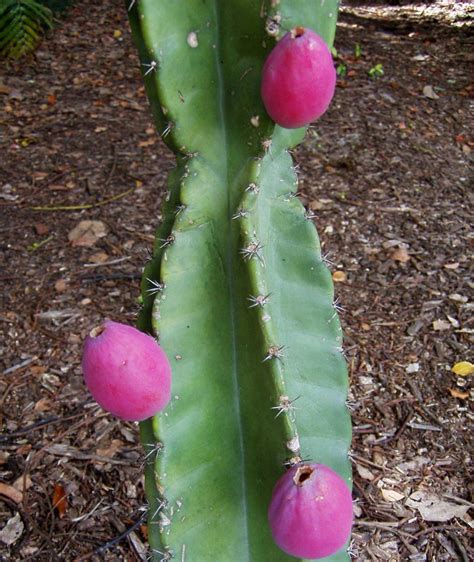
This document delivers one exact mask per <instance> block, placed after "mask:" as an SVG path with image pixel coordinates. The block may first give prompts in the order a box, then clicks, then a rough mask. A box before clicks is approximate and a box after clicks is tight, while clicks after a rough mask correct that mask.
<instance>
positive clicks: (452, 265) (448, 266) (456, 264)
mask: <svg viewBox="0 0 474 562" xmlns="http://www.w3.org/2000/svg"><path fill="white" fill-rule="evenodd" d="M443 267H444V269H457V268H458V267H459V262H457V261H455V262H453V263H445V264H444V265H443Z"/></svg>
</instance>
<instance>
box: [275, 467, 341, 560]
mask: <svg viewBox="0 0 474 562" xmlns="http://www.w3.org/2000/svg"><path fill="white" fill-rule="evenodd" d="M268 518H269V521H270V527H271V530H272V535H273V539H274V540H275V542H276V544H277V545H278V546H279V547H280V548H281V549H282V550H284V551H285V552H286V553H287V554H290V555H291V556H296V557H298V558H312V559H317V558H324V557H325V556H330V555H331V554H334V553H335V552H337V551H338V550H339V549H341V548H342V547H343V546H344V544H345V543H346V541H347V540H348V539H349V537H350V534H351V527H352V496H351V491H350V490H349V488H348V486H347V484H346V483H345V481H344V480H343V479H342V478H341V477H340V476H339V475H338V474H337V473H336V472H334V470H332V469H331V468H329V467H328V466H325V465H324V464H317V463H310V464H305V465H300V466H295V467H293V468H291V469H290V470H288V471H287V472H286V473H285V474H284V475H283V476H282V477H281V478H280V479H279V480H278V482H277V483H276V485H275V488H274V490H273V495H272V500H271V503H270V508H269V510H268Z"/></svg>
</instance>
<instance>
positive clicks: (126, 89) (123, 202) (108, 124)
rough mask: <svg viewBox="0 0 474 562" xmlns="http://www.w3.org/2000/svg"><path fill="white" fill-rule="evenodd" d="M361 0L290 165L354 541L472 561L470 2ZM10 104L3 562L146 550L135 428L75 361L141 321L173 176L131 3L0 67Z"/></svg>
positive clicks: (376, 556)
mask: <svg viewBox="0 0 474 562" xmlns="http://www.w3.org/2000/svg"><path fill="white" fill-rule="evenodd" d="M356 4H357V5H355V6H354V5H351V6H350V7H346V8H345V9H344V10H343V13H342V14H341V18H340V23H339V25H338V32H337V38H336V44H335V46H336V48H337V53H338V56H337V65H338V70H339V73H340V77H339V81H338V89H337V94H336V97H335V100H334V102H333V104H332V106H331V108H330V110H329V111H328V113H327V114H326V115H325V116H324V117H323V118H322V119H321V120H320V121H319V122H318V123H316V124H315V125H314V126H312V127H311V128H310V130H309V132H308V135H307V137H306V140H305V142H304V143H303V144H302V145H301V146H300V147H299V148H298V149H297V151H296V153H295V158H296V160H297V162H298V165H299V171H300V173H299V178H300V190H299V194H300V197H301V199H302V200H303V201H304V203H305V204H306V205H307V206H308V207H309V208H310V209H311V210H312V211H313V213H314V215H315V219H314V220H315V222H316V224H317V228H318V231H319V234H320V237H321V241H322V245H323V247H324V251H325V252H327V253H328V255H329V259H330V260H331V261H332V262H333V265H332V269H333V277H334V281H335V285H336V292H337V295H338V298H339V300H340V303H341V305H342V306H343V309H344V310H343V312H342V322H343V326H344V330H345V349H346V353H347V358H348V362H349V367H350V377H351V391H350V402H349V405H350V407H351V410H352V415H353V423H354V441H353V447H352V453H351V455H352V458H353V461H354V495H355V498H356V503H355V514H356V517H355V524H354V533H353V544H352V547H351V549H352V552H353V554H354V557H355V559H356V560H361V561H365V560H390V561H396V560H430V561H434V560H436V561H444V560H464V561H467V560H472V559H474V551H473V549H472V546H470V544H469V541H468V537H469V531H470V529H471V526H472V521H471V519H470V513H469V509H470V508H472V507H473V503H471V502H473V499H472V492H473V487H472V484H470V473H469V471H470V464H471V454H472V430H470V429H469V428H470V424H471V422H472V419H473V413H472V401H471V399H472V393H471V389H470V385H471V379H472V377H470V376H462V375H457V374H456V373H455V372H453V370H452V367H453V366H454V365H455V364H457V363H459V362H462V361H469V360H471V361H472V360H473V359H472V348H470V344H472V342H473V330H474V326H473V314H472V309H473V304H472V289H473V280H472V276H470V266H471V262H470V257H471V253H472V242H473V236H472V223H471V211H470V209H471V205H472V195H473V192H472V190H470V180H472V178H471V177H470V170H469V162H470V160H471V154H472V150H473V149H474V139H473V137H472V130H473V127H472V121H470V114H469V102H470V100H472V94H473V92H474V87H473V85H472V83H471V82H470V78H472V76H473V72H472V71H473V68H472V62H473V56H472V53H473V52H474V50H473V42H474V41H473V36H472V33H471V31H470V29H471V28H470V27H469V25H467V24H468V23H469V21H468V19H467V16H469V12H470V10H471V15H472V9H470V8H469V4H468V3H459V2H458V3H454V2H450V3H449V2H436V3H434V4H433V3H431V4H430V5H428V6H426V5H422V6H421V7H420V4H416V5H412V6H407V5H403V6H401V7H400V6H398V7H394V6H384V5H380V3H377V4H376V5H372V6H370V7H367V6H365V7H361V6H360V5H359V4H360V2H357V3H356ZM403 4H405V3H403ZM461 5H462V6H461ZM407 14H408V15H407ZM433 14H434V15H433ZM99 29H100V33H99V32H98V30H99ZM382 71H383V74H382ZM0 103H1V105H2V114H1V117H0V125H1V136H0V151H1V154H2V158H1V161H0V209H1V210H0V213H1V222H0V233H1V239H0V245H1V253H0V268H1V269H0V280H1V282H2V288H3V291H2V301H1V309H0V334H1V336H0V337H1V339H0V349H1V359H0V370H1V372H2V373H3V375H2V377H1V379H0V404H1V407H2V410H1V414H0V418H1V424H2V429H3V434H2V435H1V436H0V476H1V479H2V483H0V521H1V522H2V523H1V524H0V537H1V538H0V552H1V553H2V555H1V556H3V559H4V560H7V559H8V560H34V561H43V560H44V561H56V560H89V559H95V560H145V559H146V526H145V524H144V519H143V514H144V511H143V506H144V505H145V499H144V494H143V479H142V470H141V463H142V462H143V452H142V448H141V446H140V445H139V443H138V433H137V427H136V425H135V424H133V423H123V422H119V421H117V420H115V419H114V418H112V417H111V416H109V415H107V414H106V413H104V412H103V411H101V410H100V408H99V407H98V406H96V405H95V404H94V402H93V401H92V399H91V398H90V396H89V395H88V394H87V392H86V390H85V388H84V385H83V381H82V375H81V368H80V356H81V344H82V341H83V339H84V337H85V335H86V334H87V332H88V331H89V330H90V329H91V328H92V327H93V326H95V325H97V324H98V323H99V322H100V321H101V319H103V318H104V317H109V318H113V319H114V320H117V321H121V322H129V323H130V322H133V321H134V320H135V315H136V312H137V309H138V300H137V299H138V290H139V277H140V272H141V267H142V264H143V263H144V261H145V259H146V257H145V256H146V251H147V249H148V248H150V247H151V244H152V241H153V232H154V229H155V227H156V226H157V224H158V222H159V220H160V207H161V199H162V197H163V194H164V190H165V185H166V178H167V174H168V171H169V170H170V169H171V168H172V167H173V155H172V154H171V153H170V151H169V150H168V149H167V148H166V147H165V146H164V145H163V144H162V142H161V140H160V139H159V138H158V137H157V135H156V133H155V130H154V128H153V124H152V121H151V117H150V112H149V109H148V106H147V101H146V97H145V93H144V89H143V87H142V82H141V78H140V73H139V65H138V59H137V55H136V52H135V49H134V47H133V45H132V42H131V38H130V32H129V28H128V23H127V21H126V14H125V11H124V10H123V6H122V3H121V2H118V0H104V1H103V2H96V1H93V0H85V1H83V2H81V3H78V4H77V6H76V7H74V8H72V9H71V10H70V11H69V13H68V14H67V15H66V17H65V18H64V19H63V20H61V22H59V23H58V26H57V28H56V29H55V30H54V32H53V33H51V35H50V36H49V37H48V39H47V41H45V42H43V44H42V45H41V47H40V49H39V50H38V51H37V52H36V53H35V55H34V56H31V57H30V58H27V59H23V60H21V61H19V62H17V63H15V64H12V65H10V66H8V68H7V69H6V70H5V71H4V72H3V74H2V76H1V77H0ZM86 220H88V221H97V222H95V223H92V224H89V225H88V235H89V237H88V235H87V234H85V233H84V232H82V233H81V232H79V233H78V231H77V229H76V230H74V229H75V227H77V225H78V224H79V223H80V222H81V221H86ZM81 244H82V245H81ZM471 514H472V512H471ZM7 521H8V522H9V523H8V525H9V529H10V532H8V533H7V532H6V531H5V528H4V525H5V523H6V522H7ZM122 534H123V535H124V536H123V537H122V538H120V536H121V535H122ZM236 562H238V561H236Z"/></svg>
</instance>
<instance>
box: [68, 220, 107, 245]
mask: <svg viewBox="0 0 474 562" xmlns="http://www.w3.org/2000/svg"><path fill="white" fill-rule="evenodd" d="M106 235H107V228H106V226H105V224H104V223H103V222H102V221H91V220H86V221H81V222H80V223H79V224H78V225H76V226H75V227H74V228H73V229H72V230H71V231H70V232H69V234H68V240H69V242H71V244H72V245H73V246H86V247H89V246H93V245H94V244H95V243H96V242H97V240H99V238H103V237H104V236H106Z"/></svg>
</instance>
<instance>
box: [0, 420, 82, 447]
mask: <svg viewBox="0 0 474 562" xmlns="http://www.w3.org/2000/svg"><path fill="white" fill-rule="evenodd" d="M83 416H84V414H76V415H74V416H67V417H65V418H58V417H52V418H47V419H45V420H41V421H39V422H36V423H33V424H31V425H29V426H27V427H25V428H24V429H19V430H18V431H14V432H12V433H8V434H7V435H0V442H2V441H8V440H9V439H13V438H14V437H21V436H22V435H26V434H27V433H29V432H30V431H35V430H36V429H40V428H41V427H44V426H45V425H50V424H53V423H58V422H62V421H67V420H73V419H76V418H82V417H83Z"/></svg>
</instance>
